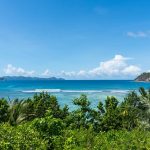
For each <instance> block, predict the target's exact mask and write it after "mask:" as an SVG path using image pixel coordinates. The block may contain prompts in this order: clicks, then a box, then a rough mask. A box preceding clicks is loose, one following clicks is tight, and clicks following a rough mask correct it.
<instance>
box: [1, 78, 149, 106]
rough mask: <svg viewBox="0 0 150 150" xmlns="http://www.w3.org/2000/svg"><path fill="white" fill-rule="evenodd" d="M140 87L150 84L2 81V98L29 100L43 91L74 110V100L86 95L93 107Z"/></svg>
mask: <svg viewBox="0 0 150 150" xmlns="http://www.w3.org/2000/svg"><path fill="white" fill-rule="evenodd" d="M139 87H144V88H146V89H148V88H150V83H146V82H134V81H132V80H61V81H60V80H53V81H50V80H49V81H48V80H32V81H31V80H22V81H21V80H16V81H15V80H8V81H0V97H5V98H10V99H14V98H21V99H22V98H27V97H32V96H33V94H35V93H39V92H42V91H45V92H49V93H51V94H53V95H55V96H56V97H57V98H58V101H59V103H60V105H61V106H64V105H65V104H67V105H69V107H70V108H73V107H74V106H73V105H72V100H73V99H74V98H76V97H79V96H80V95H81V94H83V93H84V94H86V95H87V96H88V98H89V100H90V101H91V106H96V105H97V103H98V101H99V100H101V101H104V100H105V98H106V96H110V95H112V96H116V97H117V98H118V99H119V100H120V101H122V100H123V98H124V96H125V95H126V94H127V93H128V92H129V91H132V90H138V89H139Z"/></svg>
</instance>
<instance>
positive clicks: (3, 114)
mask: <svg viewBox="0 0 150 150" xmlns="http://www.w3.org/2000/svg"><path fill="white" fill-rule="evenodd" d="M8 107H9V105H8V102H7V101H6V100H5V99H3V98H2V99H0V123H2V122H5V121H7V118H8Z"/></svg>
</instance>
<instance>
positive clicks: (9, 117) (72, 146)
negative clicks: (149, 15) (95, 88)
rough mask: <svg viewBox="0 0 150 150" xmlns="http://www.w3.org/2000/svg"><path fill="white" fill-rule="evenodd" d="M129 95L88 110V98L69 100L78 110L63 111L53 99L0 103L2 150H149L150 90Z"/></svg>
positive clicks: (37, 96)
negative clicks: (120, 100)
mask: <svg viewBox="0 0 150 150" xmlns="http://www.w3.org/2000/svg"><path fill="white" fill-rule="evenodd" d="M139 93H140V95H138V94H137V93H136V92H131V93H129V94H128V95H127V96H126V97H125V99H124V101H123V102H122V103H119V101H118V100H117V99H116V98H115V97H111V96H110V97H107V98H106V100H105V102H104V103H102V102H101V101H99V103H98V105H97V108H96V109H94V108H91V107H90V101H89V100H88V98H87V96H86V95H81V96H80V97H78V98H76V99H74V100H73V103H74V105H76V106H78V107H77V109H76V110H74V111H71V112H70V111H69V108H68V106H67V105H66V106H64V107H63V108H61V107H60V106H59V104H58V101H57V99H56V97H55V96H52V95H49V94H48V93H40V94H35V95H34V96H33V98H28V99H24V100H18V99H15V100H13V101H10V102H9V101H7V100H6V99H0V149H1V150H28V149H37V150H53V149H55V150H63V149H64V150H81V149H82V150H107V149H108V150H110V149H111V150H128V149H129V150H130V149H132V150H136V149H137V150H140V149H141V150H148V149H150V90H148V91H146V90H145V89H143V88H140V89H139Z"/></svg>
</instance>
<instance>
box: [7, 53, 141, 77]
mask: <svg viewBox="0 0 150 150" xmlns="http://www.w3.org/2000/svg"><path fill="white" fill-rule="evenodd" d="M130 59H131V58H127V57H124V56H122V55H115V56H114V57H113V58H112V59H110V60H106V61H102V62H100V64H99V66H98V67H95V68H93V69H90V70H80V71H64V70H63V71H60V72H50V71H49V70H48V69H46V70H45V71H44V72H43V73H42V74H41V75H39V76H44V77H50V76H55V77H63V78H66V79H123V78H124V79H125V78H126V79H127V78H134V77H135V76H137V75H139V74H140V73H141V72H142V71H141V68H140V67H138V66H136V65H133V64H130V63H129V62H128V61H129V60H130ZM4 72H5V74H7V75H23V76H32V75H34V71H26V70H24V69H22V68H20V67H19V68H17V67H14V66H12V65H11V64H9V65H8V66H7V67H6V69H4Z"/></svg>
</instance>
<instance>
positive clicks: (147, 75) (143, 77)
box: [135, 72, 150, 82]
mask: <svg viewBox="0 0 150 150" xmlns="http://www.w3.org/2000/svg"><path fill="white" fill-rule="evenodd" d="M135 81H146V82H150V72H149V73H146V72H145V73H142V74H141V75H139V76H138V77H137V78H136V79H135Z"/></svg>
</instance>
